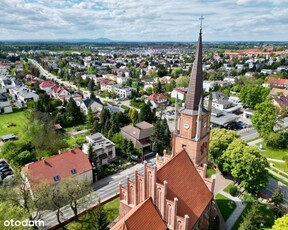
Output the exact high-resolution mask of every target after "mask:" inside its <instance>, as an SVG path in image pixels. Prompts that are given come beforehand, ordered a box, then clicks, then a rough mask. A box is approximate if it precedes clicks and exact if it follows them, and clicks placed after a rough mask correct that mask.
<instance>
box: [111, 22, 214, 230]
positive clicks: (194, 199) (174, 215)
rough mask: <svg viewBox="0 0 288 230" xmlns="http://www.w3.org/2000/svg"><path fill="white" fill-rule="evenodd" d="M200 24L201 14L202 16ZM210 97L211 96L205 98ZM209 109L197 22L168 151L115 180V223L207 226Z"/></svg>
mask: <svg viewBox="0 0 288 230" xmlns="http://www.w3.org/2000/svg"><path fill="white" fill-rule="evenodd" d="M201 24H202V17H201ZM210 101H211V100H210ZM210 112H211V103H210V106H209V108H208V110H206V109H204V108H203V76H202V26H201V29H200V33H199V38H198V44H197V49H196V57H195V61H194V64H193V68H192V72H191V76H190V83H189V87H188V92H187V95H186V100H185V106H184V108H183V109H182V110H178V103H177V102H176V119H175V120H176V121H175V131H174V133H173V139H172V152H171V153H168V152H166V151H165V150H164V153H163V156H159V155H158V154H157V155H156V162H155V165H152V166H151V165H148V164H147V162H144V173H143V174H140V173H138V172H135V180H134V181H132V180H130V179H129V178H127V187H124V186H122V185H120V186H119V189H120V191H119V193H120V207H119V219H118V222H117V223H116V224H115V225H114V226H113V227H112V229H113V230H117V229H147V230H148V229H149V230H153V229H155V230H156V229H157V230H160V229H171V230H172V229H173V230H174V229H177V230H188V229H208V228H209V225H210V224H211V222H212V219H213V217H212V216H213V213H214V212H213V210H214V208H213V206H214V205H215V204H214V203H213V190H214V186H215V179H216V178H215V177H213V176H212V178H207V176H206V171H207V164H208V148H209V133H210V124H209V123H210V121H209V120H210Z"/></svg>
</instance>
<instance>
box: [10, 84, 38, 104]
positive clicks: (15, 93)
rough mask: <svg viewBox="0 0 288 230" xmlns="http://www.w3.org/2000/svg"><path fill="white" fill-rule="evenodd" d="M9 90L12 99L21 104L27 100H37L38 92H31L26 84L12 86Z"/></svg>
mask: <svg viewBox="0 0 288 230" xmlns="http://www.w3.org/2000/svg"><path fill="white" fill-rule="evenodd" d="M9 92H10V95H11V96H12V98H13V100H15V101H18V102H19V103H21V104H25V103H26V102H28V101H35V102H37V101H38V100H39V96H38V94H36V93H35V92H32V91H31V90H30V89H28V87H27V86H21V87H14V88H12V89H10V90H9Z"/></svg>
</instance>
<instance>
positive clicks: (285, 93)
mask: <svg viewBox="0 0 288 230" xmlns="http://www.w3.org/2000/svg"><path fill="white" fill-rule="evenodd" d="M270 95H271V96H281V95H283V96H288V90H287V89H278V88H272V89H271V91H270Z"/></svg>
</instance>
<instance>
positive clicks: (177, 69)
mask: <svg viewBox="0 0 288 230" xmlns="http://www.w3.org/2000/svg"><path fill="white" fill-rule="evenodd" d="M182 73H183V69H182V68H181V67H175V68H174V69H173V70H172V73H171V75H172V77H173V78H178V77H179V76H180V74H182Z"/></svg>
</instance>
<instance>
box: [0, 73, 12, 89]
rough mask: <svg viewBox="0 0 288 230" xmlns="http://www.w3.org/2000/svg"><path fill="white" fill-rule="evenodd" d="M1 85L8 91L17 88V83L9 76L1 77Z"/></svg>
mask: <svg viewBox="0 0 288 230" xmlns="http://www.w3.org/2000/svg"><path fill="white" fill-rule="evenodd" d="M0 85H1V87H2V88H4V89H6V90H7V91H8V90H9V89H11V88H13V87H15V83H14V81H13V80H12V77H11V76H9V75H6V76H2V77H0Z"/></svg>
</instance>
